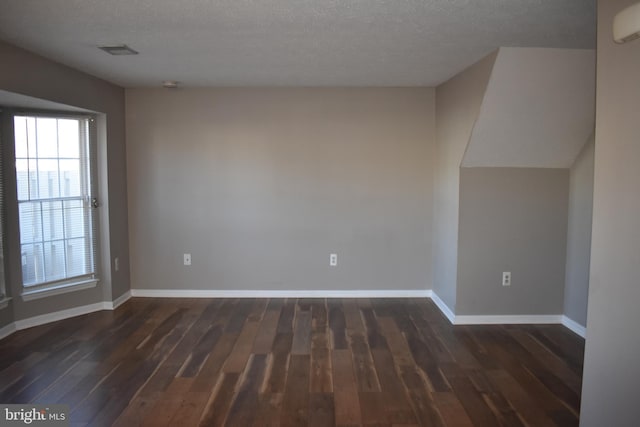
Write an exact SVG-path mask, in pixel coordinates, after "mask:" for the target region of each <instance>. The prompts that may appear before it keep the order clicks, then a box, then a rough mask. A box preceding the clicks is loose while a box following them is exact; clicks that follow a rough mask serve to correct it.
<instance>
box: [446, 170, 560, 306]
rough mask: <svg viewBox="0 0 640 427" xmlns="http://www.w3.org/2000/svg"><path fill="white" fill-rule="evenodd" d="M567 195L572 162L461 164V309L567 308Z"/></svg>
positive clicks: (457, 303) (458, 297) (458, 291)
mask: <svg viewBox="0 0 640 427" xmlns="http://www.w3.org/2000/svg"><path fill="white" fill-rule="evenodd" d="M568 198H569V171H568V170H567V169H533V168H462V169H461V174H460V231H459V236H460V238H459V254H458V257H459V261H458V286H457V300H456V315H537V314H560V313H562V307H563V294H564V276H565V259H566V258H565V254H566V240H567V210H568ZM504 271H509V272H511V275H512V276H511V286H509V287H506V286H502V272H504Z"/></svg>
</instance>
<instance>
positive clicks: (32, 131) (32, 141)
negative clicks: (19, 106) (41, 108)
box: [26, 117, 36, 159]
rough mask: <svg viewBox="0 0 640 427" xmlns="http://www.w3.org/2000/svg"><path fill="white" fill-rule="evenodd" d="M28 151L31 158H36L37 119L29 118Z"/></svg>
mask: <svg viewBox="0 0 640 427" xmlns="http://www.w3.org/2000/svg"><path fill="white" fill-rule="evenodd" d="M26 119H27V149H28V151H29V157H30V158H33V159H35V158H36V119H35V117H27V118H26Z"/></svg>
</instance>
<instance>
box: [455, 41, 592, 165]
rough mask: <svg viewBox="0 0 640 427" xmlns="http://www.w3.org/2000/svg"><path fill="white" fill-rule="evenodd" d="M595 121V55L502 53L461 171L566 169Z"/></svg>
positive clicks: (565, 51) (546, 51)
mask: <svg viewBox="0 0 640 427" xmlns="http://www.w3.org/2000/svg"><path fill="white" fill-rule="evenodd" d="M594 118H595V52H594V51H593V50H581V49H540V48H500V50H499V53H498V57H497V58H496V62H495V65H494V67H493V72H492V73H491V80H490V81H489V85H488V86H487V91H486V94H485V96H484V99H483V102H482V107H481V109H480V113H479V115H478V120H477V122H476V123H475V126H474V127H473V132H472V134H471V138H470V139H469V145H468V147H467V150H466V153H465V155H464V160H463V161H462V166H463V167H522V168H570V167H571V165H572V164H573V162H574V161H575V159H576V157H577V156H578V153H580V150H581V149H582V147H583V146H584V143H585V141H586V140H587V139H588V138H589V135H591V133H592V132H593V124H594Z"/></svg>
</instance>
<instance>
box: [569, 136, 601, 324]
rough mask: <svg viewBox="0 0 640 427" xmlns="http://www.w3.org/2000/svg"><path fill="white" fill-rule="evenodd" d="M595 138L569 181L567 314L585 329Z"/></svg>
mask: <svg viewBox="0 0 640 427" xmlns="http://www.w3.org/2000/svg"><path fill="white" fill-rule="evenodd" d="M593 154H594V139H593V136H592V137H591V138H590V139H589V141H587V143H586V144H585V146H584V148H583V149H582V151H581V152H580V155H578V157H577V159H576V161H575V163H574V164H573V166H572V167H571V171H570V178H569V228H568V234H567V267H566V273H565V285H564V314H565V316H567V317H568V318H570V319H571V320H573V321H575V322H578V323H579V324H580V325H582V326H586V324H587V300H588V299H589V261H590V259H591V218H592V214H593V161H594V156H593Z"/></svg>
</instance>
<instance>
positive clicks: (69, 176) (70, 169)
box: [60, 160, 82, 197]
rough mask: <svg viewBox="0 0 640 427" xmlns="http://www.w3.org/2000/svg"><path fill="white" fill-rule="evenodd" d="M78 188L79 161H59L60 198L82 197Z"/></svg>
mask: <svg viewBox="0 0 640 427" xmlns="http://www.w3.org/2000/svg"><path fill="white" fill-rule="evenodd" d="M81 190H82V189H81V188H80V160H60V191H61V194H60V195H61V196H62V197H78V196H81V195H82V191H81Z"/></svg>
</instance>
